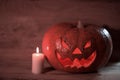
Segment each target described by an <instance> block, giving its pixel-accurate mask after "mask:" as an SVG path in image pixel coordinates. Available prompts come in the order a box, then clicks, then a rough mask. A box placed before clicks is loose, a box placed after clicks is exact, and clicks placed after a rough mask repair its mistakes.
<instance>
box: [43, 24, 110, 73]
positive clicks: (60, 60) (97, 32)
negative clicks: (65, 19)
mask: <svg viewBox="0 0 120 80" xmlns="http://www.w3.org/2000/svg"><path fill="white" fill-rule="evenodd" d="M42 50H43V53H44V54H45V56H46V58H47V59H48V61H49V62H50V64H51V65H52V66H53V67H54V68H56V69H59V70H63V71H68V72H92V71H96V70H98V69H99V68H101V67H103V66H104V65H105V64H106V63H107V61H108V60H109V58H110V56H111V52H112V40H111V37H110V34H109V33H108V31H107V30H106V29H105V28H103V27H99V26H97V25H93V24H86V25H80V23H79V24H77V23H60V24H57V25H54V26H52V27H51V28H50V29H49V30H48V32H47V33H46V34H45V36H44V38H43V42H42Z"/></svg>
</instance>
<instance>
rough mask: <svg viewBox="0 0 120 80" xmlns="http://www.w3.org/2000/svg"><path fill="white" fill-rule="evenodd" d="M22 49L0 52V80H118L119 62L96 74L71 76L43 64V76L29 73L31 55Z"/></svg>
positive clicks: (30, 52) (119, 77) (30, 51)
mask: <svg viewBox="0 0 120 80" xmlns="http://www.w3.org/2000/svg"><path fill="white" fill-rule="evenodd" d="M33 52H34V51H32V50H24V49H14V50H13V49H4V50H0V80H120V62H117V63H112V64H108V65H107V66H106V67H104V68H102V69H101V70H99V71H98V72H96V73H87V74H71V73H67V72H61V71H58V70H54V69H53V68H52V67H51V66H50V65H49V64H48V63H47V62H45V71H44V73H43V74H39V75H34V74H32V73H31V57H32V56H31V55H32V53H33Z"/></svg>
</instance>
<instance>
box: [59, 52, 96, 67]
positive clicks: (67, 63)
mask: <svg viewBox="0 0 120 80" xmlns="http://www.w3.org/2000/svg"><path fill="white" fill-rule="evenodd" d="M57 58H58V60H59V62H60V63H61V64H62V65H63V66H64V67H65V68H67V67H70V68H74V67H76V68H81V67H84V68H86V67H89V66H90V65H91V64H92V63H93V62H94V60H95V58H96V51H94V52H93V53H92V54H91V55H90V56H89V57H88V58H87V59H84V58H82V59H78V58H75V59H74V60H73V61H72V60H71V59H70V58H62V57H61V55H60V54H59V53H57Z"/></svg>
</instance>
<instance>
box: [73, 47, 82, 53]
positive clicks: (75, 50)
mask: <svg viewBox="0 0 120 80" xmlns="http://www.w3.org/2000/svg"><path fill="white" fill-rule="evenodd" d="M73 54H82V52H81V50H80V49H79V48H75V49H74V51H73Z"/></svg>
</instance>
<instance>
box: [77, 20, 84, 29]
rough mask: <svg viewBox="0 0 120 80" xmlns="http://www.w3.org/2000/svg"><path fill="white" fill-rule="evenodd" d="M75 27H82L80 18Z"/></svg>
mask: <svg viewBox="0 0 120 80" xmlns="http://www.w3.org/2000/svg"><path fill="white" fill-rule="evenodd" d="M77 28H83V25H82V23H81V21H80V20H79V21H78V24H77Z"/></svg>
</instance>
